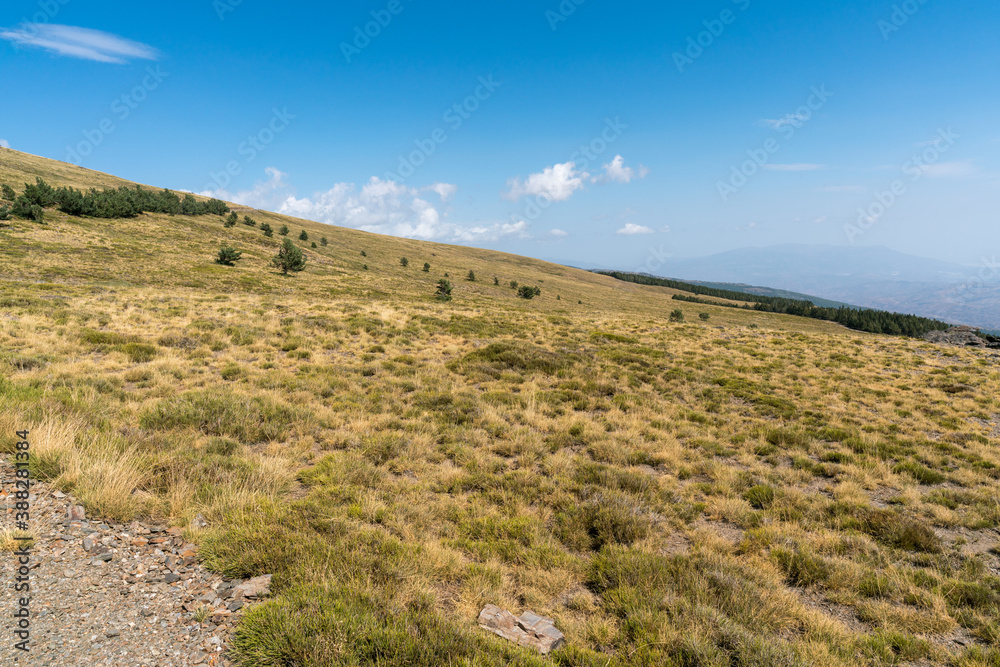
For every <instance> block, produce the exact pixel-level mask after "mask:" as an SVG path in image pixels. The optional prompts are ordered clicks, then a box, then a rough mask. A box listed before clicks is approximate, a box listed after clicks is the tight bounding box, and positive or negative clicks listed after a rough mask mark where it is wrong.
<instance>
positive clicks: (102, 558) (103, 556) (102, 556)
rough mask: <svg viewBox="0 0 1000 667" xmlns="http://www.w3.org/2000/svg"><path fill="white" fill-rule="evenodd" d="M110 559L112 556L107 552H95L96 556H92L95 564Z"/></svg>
mask: <svg viewBox="0 0 1000 667" xmlns="http://www.w3.org/2000/svg"><path fill="white" fill-rule="evenodd" d="M111 559H112V556H111V554H109V553H104V554H97V555H96V556H94V560H93V563H94V564H95V565H96V564H97V563H110V562H111Z"/></svg>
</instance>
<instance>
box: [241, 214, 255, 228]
mask: <svg viewBox="0 0 1000 667" xmlns="http://www.w3.org/2000/svg"><path fill="white" fill-rule="evenodd" d="M243 224H244V225H246V226H247V227H256V226H257V221H256V220H254V219H253V218H251V217H250V216H249V215H244V216H243Z"/></svg>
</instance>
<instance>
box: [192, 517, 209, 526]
mask: <svg viewBox="0 0 1000 667" xmlns="http://www.w3.org/2000/svg"><path fill="white" fill-rule="evenodd" d="M191 525H192V526H194V527H195V528H207V527H208V521H205V517H203V516H202V515H201V514H196V515H195V517H194V521H192V522H191Z"/></svg>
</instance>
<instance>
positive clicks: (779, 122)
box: [760, 113, 809, 130]
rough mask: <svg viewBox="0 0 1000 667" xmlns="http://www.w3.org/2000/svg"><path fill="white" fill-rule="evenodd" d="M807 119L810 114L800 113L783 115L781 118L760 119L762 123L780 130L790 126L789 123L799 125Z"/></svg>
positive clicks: (794, 125)
mask: <svg viewBox="0 0 1000 667" xmlns="http://www.w3.org/2000/svg"><path fill="white" fill-rule="evenodd" d="M807 120H809V116H804V115H802V114H799V113H790V114H786V115H784V116H782V117H781V118H765V119H763V120H761V121H760V124H761V125H763V126H764V127H769V128H771V129H773V130H780V129H782V128H784V127H788V126H789V125H791V126H793V127H798V126H799V125H802V124H803V123H805V122H806V121H807Z"/></svg>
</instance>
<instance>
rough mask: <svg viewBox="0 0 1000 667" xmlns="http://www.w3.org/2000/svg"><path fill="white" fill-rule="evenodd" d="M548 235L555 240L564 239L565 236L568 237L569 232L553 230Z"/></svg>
mask: <svg viewBox="0 0 1000 667" xmlns="http://www.w3.org/2000/svg"><path fill="white" fill-rule="evenodd" d="M549 235H550V236H554V237H556V238H557V239H564V238H566V237H567V236H569V232H567V231H566V230H565V229H553V230H552V231H550V232H549Z"/></svg>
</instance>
